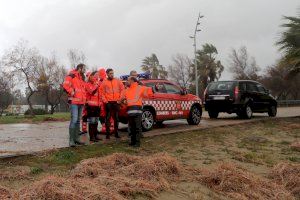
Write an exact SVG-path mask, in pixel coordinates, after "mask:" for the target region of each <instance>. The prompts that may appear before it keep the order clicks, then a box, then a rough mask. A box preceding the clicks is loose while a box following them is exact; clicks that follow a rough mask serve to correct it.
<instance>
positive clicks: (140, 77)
mask: <svg viewBox="0 0 300 200" xmlns="http://www.w3.org/2000/svg"><path fill="white" fill-rule="evenodd" d="M129 76H130V75H122V76H120V79H121V80H127V79H128V77H129ZM138 78H139V79H150V78H151V74H150V73H148V72H145V73H140V74H138Z"/></svg>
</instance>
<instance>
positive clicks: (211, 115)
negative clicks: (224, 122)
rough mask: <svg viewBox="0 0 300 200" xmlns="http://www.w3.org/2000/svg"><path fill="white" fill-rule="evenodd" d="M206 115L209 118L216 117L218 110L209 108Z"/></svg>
mask: <svg viewBox="0 0 300 200" xmlns="http://www.w3.org/2000/svg"><path fill="white" fill-rule="evenodd" d="M208 115H209V118H211V119H217V118H218V115H219V112H218V111H214V110H209V111H208Z"/></svg>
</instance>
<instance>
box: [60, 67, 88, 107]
mask: <svg viewBox="0 0 300 200" xmlns="http://www.w3.org/2000/svg"><path fill="white" fill-rule="evenodd" d="M85 84H86V83H85V82H84V81H83V79H82V76H81V75H80V73H79V72H78V71H76V70H72V71H71V72H70V73H69V74H68V75H67V76H66V77H65V80H64V83H63V88H64V89H65V91H66V92H67V93H68V99H69V100H70V101H71V104H85V102H86V92H85ZM72 94H73V95H72Z"/></svg>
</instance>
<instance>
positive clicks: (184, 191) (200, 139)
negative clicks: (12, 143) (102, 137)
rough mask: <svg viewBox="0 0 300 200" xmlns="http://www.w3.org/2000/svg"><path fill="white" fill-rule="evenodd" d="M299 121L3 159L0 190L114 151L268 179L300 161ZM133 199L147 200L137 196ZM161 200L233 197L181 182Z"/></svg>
mask: <svg viewBox="0 0 300 200" xmlns="http://www.w3.org/2000/svg"><path fill="white" fill-rule="evenodd" d="M299 141H300V118H282V119H276V118H274V119H266V120H263V121H255V122H253V123H247V124H240V125H234V126H226V127H219V128H212V129H207V130H200V131H193V132H184V133H176V134H170V135H161V136H156V137H152V138H144V139H143V141H142V147H141V148H140V149H132V148H130V147H128V146H127V143H126V142H121V143H118V144H107V145H103V144H101V145H99V144H95V145H92V146H87V147H80V148H75V149H69V148H66V149H61V150H56V151H53V152H48V153H44V154H39V155H35V156H22V157H18V158H9V159H2V160H0V186H5V187H7V188H10V189H14V190H18V189H20V188H22V187H23V186H24V185H29V184H32V183H33V182H36V181H37V180H40V179H42V178H43V177H45V176H48V175H59V176H60V177H66V176H69V175H70V172H71V170H72V169H74V167H75V166H76V165H77V164H78V163H79V162H80V161H81V160H83V159H86V158H91V157H103V156H105V155H110V154H112V153H115V152H125V153H128V154H131V155H139V156H151V155H153V154H155V153H158V152H166V153H168V154H169V155H171V156H173V157H175V158H176V159H177V160H178V161H179V162H180V163H182V164H183V165H184V166H190V167H195V168H202V169H208V170H212V169H214V168H215V167H216V166H217V165H219V164H220V163H222V162H226V163H235V164H237V165H238V166H241V167H243V168H244V169H245V170H247V171H249V172H250V173H253V174H255V175H257V176H258V177H263V178H268V174H269V173H270V171H271V169H272V167H273V166H275V165H276V164H278V163H281V162H285V163H294V164H299V163H300V153H299V149H298V148H293V147H292V144H293V143H295V142H299ZM130 198H135V199H147V198H149V197H145V196H143V195H137V196H134V197H130ZM156 198H157V199H162V200H171V199H172V200H176V199H229V197H227V196H226V194H224V193H218V192H216V191H213V190H211V189H209V188H207V187H206V186H204V185H202V184H199V182H193V181H182V182H177V183H174V187H173V188H172V189H170V190H167V191H162V192H160V193H159V194H158V196H156Z"/></svg>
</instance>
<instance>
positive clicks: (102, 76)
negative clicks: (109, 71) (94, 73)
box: [98, 68, 106, 81]
mask: <svg viewBox="0 0 300 200" xmlns="http://www.w3.org/2000/svg"><path fill="white" fill-rule="evenodd" d="M98 73H99V77H100V80H101V81H103V80H104V79H105V78H106V72H105V69H103V68H102V69H100V70H99V72H98Z"/></svg>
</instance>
